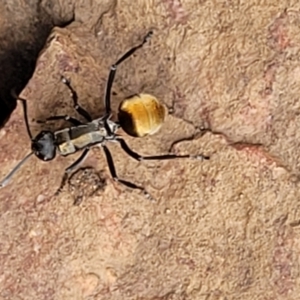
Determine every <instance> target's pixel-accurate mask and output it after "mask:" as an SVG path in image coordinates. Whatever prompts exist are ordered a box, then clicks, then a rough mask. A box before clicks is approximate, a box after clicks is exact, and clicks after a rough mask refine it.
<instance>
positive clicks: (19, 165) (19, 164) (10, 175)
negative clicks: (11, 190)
mask: <svg viewBox="0 0 300 300" xmlns="http://www.w3.org/2000/svg"><path fill="white" fill-rule="evenodd" d="M32 154H33V152H30V153H29V154H27V155H26V156H25V157H24V158H23V159H22V160H21V161H20V162H19V163H18V164H17V165H16V166H15V167H14V168H13V169H12V171H10V173H8V174H7V175H6V176H5V178H4V179H3V180H2V181H0V188H2V187H5V186H6V185H7V184H8V183H9V181H10V179H11V177H12V176H13V175H14V174H15V173H16V172H17V171H18V170H19V169H20V167H21V166H22V165H23V164H24V163H25V162H26V161H27V160H28V159H29V158H30V156H31V155H32Z"/></svg>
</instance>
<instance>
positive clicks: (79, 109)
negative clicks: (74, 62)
mask: <svg viewBox="0 0 300 300" xmlns="http://www.w3.org/2000/svg"><path fill="white" fill-rule="evenodd" d="M61 81H62V82H63V83H64V84H65V85H66V86H67V87H68V89H69V90H70V92H71V95H72V100H73V107H74V109H76V111H77V112H78V113H79V114H80V115H82V116H83V117H84V118H85V119H86V120H87V121H88V122H91V121H92V117H91V115H90V114H89V113H88V112H87V111H86V110H85V109H84V108H83V107H81V106H80V105H79V104H78V96H77V93H76V91H75V90H74V89H73V88H72V86H71V83H70V81H69V80H68V79H67V78H65V77H64V76H61Z"/></svg>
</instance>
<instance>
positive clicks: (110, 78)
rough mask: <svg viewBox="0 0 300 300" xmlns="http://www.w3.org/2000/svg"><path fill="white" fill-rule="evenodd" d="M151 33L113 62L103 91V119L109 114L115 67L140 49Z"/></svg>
mask: <svg viewBox="0 0 300 300" xmlns="http://www.w3.org/2000/svg"><path fill="white" fill-rule="evenodd" d="M152 34H153V32H152V31H149V32H148V33H147V35H146V36H145V37H144V39H143V41H142V43H140V44H139V45H137V46H135V47H133V48H131V49H130V50H128V51H127V52H126V53H125V54H124V55H123V56H122V57H121V58H120V59H119V60H117V62H115V63H114V64H113V65H112V66H111V67H110V72H109V75H108V80H107V84H106V91H105V110H106V115H105V117H106V118H107V117H109V115H110V113H111V107H110V101H111V100H110V97H111V88H112V85H113V82H114V79H115V75H116V71H117V67H118V65H119V64H121V63H122V62H123V61H124V60H126V59H127V58H128V57H130V56H131V55H132V54H133V53H134V52H135V51H136V50H138V49H139V48H142V47H143V45H144V44H145V43H146V42H147V41H148V40H149V39H150V38H151V36H152Z"/></svg>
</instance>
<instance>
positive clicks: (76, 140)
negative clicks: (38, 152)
mask: <svg viewBox="0 0 300 300" xmlns="http://www.w3.org/2000/svg"><path fill="white" fill-rule="evenodd" d="M104 122H105V121H104V120H103V119H102V120H101V119H96V120H93V121H92V122H89V123H86V124H82V125H79V126H73V127H69V128H64V129H62V130H58V131H56V132H55V133H54V135H55V143H56V145H57V148H58V151H59V153H60V154H61V155H63V156H67V155H69V154H72V153H75V152H77V151H79V150H82V149H85V148H87V147H90V146H93V145H95V144H101V143H103V142H104V141H105V140H107V139H110V136H111V135H113V136H114V133H115V130H116V126H117V125H116V124H115V123H114V122H112V121H106V122H107V125H108V128H106V126H105V123H104ZM108 130H110V131H111V132H108Z"/></svg>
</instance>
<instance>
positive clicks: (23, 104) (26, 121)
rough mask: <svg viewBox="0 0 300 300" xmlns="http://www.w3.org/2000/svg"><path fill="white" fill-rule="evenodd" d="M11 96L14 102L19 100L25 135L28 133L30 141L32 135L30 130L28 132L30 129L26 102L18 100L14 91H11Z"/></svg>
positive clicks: (21, 99)
mask: <svg viewBox="0 0 300 300" xmlns="http://www.w3.org/2000/svg"><path fill="white" fill-rule="evenodd" d="M11 95H12V97H14V98H15V100H19V101H20V102H21V103H22V106H23V112H24V120H25V125H26V130H27V133H28V136H29V138H30V140H32V139H33V138H32V133H31V130H30V127H29V121H28V114H27V101H26V100H25V99H23V98H20V97H19V96H17V95H16V92H15V90H12V91H11Z"/></svg>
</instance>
